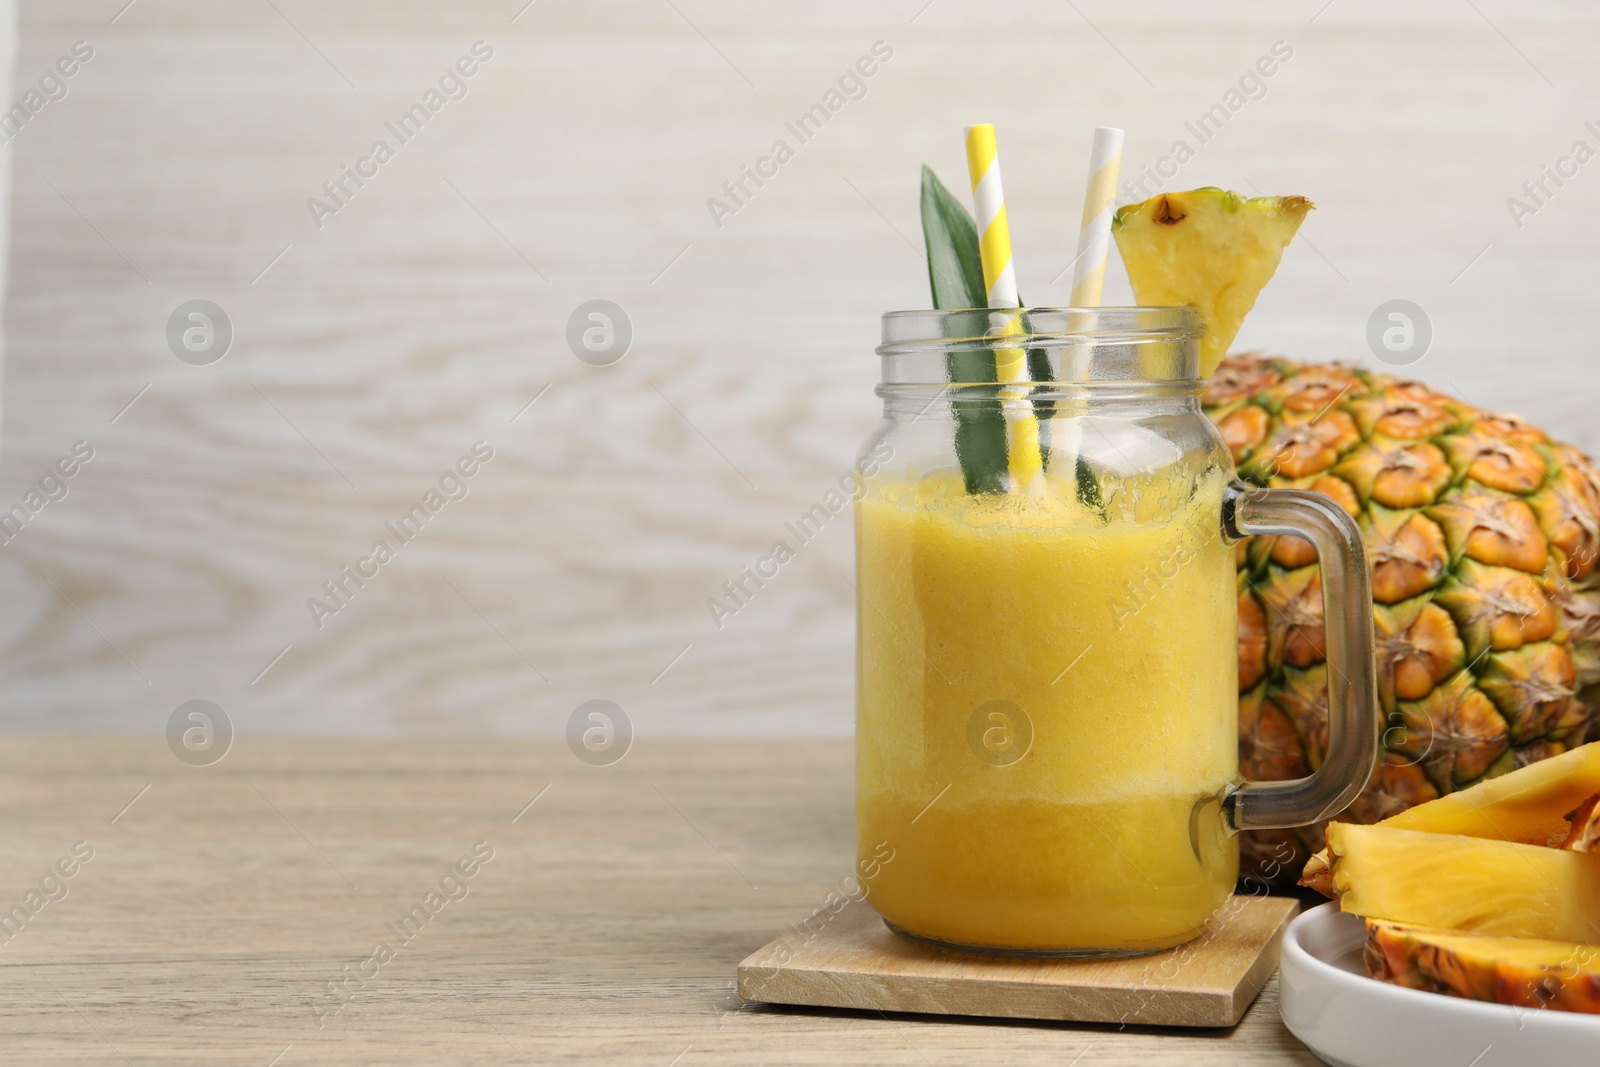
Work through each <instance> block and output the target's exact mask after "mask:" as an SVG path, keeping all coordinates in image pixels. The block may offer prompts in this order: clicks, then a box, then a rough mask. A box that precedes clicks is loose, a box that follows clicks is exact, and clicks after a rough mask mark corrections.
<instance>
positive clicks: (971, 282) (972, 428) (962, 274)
mask: <svg viewBox="0 0 1600 1067" xmlns="http://www.w3.org/2000/svg"><path fill="white" fill-rule="evenodd" d="M922 239H923V242H924V243H925V244H926V245H927V249H928V284H929V285H930V286H931V287H932V289H933V306H934V307H936V308H939V309H941V310H948V309H958V308H981V307H984V306H986V305H987V303H988V296H987V294H986V292H985V290H984V287H983V260H982V259H981V258H980V257H979V254H978V227H977V224H976V223H974V222H973V221H972V216H971V215H969V214H967V209H966V208H965V207H963V206H962V204H961V201H959V200H957V199H956V198H955V197H954V196H952V195H951V194H950V190H948V189H946V188H945V187H944V184H943V183H942V182H940V181H939V178H938V176H937V175H935V174H934V173H933V171H932V169H930V168H929V167H928V166H927V165H924V166H923V168H922ZM945 365H946V370H947V373H948V375H949V380H950V381H952V382H962V383H973V382H992V381H994V380H995V376H994V359H993V357H991V356H989V355H988V354H987V353H985V352H982V351H967V352H951V353H950V354H949V355H948V356H947V357H945ZM953 407H954V409H955V416H956V459H957V460H959V461H960V463H961V476H962V479H963V480H964V481H965V483H966V487H967V492H968V493H972V494H977V493H1003V492H1005V491H1006V481H1005V475H1006V420H1005V415H1004V414H1003V413H1002V412H1001V410H1000V401H999V399H998V398H995V399H992V400H981V401H970V400H963V401H962V402H961V403H958V404H955V405H953Z"/></svg>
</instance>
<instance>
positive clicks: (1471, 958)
mask: <svg viewBox="0 0 1600 1067" xmlns="http://www.w3.org/2000/svg"><path fill="white" fill-rule="evenodd" d="M1363 957H1364V960H1365V963H1366V967H1367V973H1368V974H1369V975H1371V976H1372V977H1373V978H1376V979H1379V980H1380V981H1384V982H1392V983H1394V984H1395V985H1401V986H1406V987H1407V988H1410V989H1421V990H1425V991H1427V992H1430V993H1446V994H1448V995H1450V996H1453V997H1462V998H1464V999H1467V1000H1483V1001H1489V1002H1491V1003H1495V1004H1511V1005H1515V1006H1517V1007H1523V1008H1550V1009H1552V1010H1555V1011H1574V1012H1584V1013H1587V1014H1600V946H1595V945H1584V944H1576V943H1572V942H1560V941H1534V940H1521V939H1511V938H1500V937H1476V936H1472V935H1463V934H1457V933H1453V932H1451V931H1445V930H1428V929H1418V928H1413V927H1406V926H1399V925H1396V924H1393V923H1384V922H1375V921H1372V920H1368V922H1367V940H1366V944H1365V947H1364V951H1363Z"/></svg>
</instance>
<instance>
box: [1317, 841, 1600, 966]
mask: <svg viewBox="0 0 1600 1067" xmlns="http://www.w3.org/2000/svg"><path fill="white" fill-rule="evenodd" d="M1328 848H1329V851H1330V852H1331V853H1332V857H1333V886H1334V890H1335V891H1336V892H1337V893H1338V894H1339V909H1340V910H1341V911H1345V912H1349V913H1351V914H1355V915H1360V916H1362V917H1364V918H1368V919H1387V920H1388V921H1390V922H1396V923H1404V924H1406V925H1408V926H1431V927H1437V928H1440V929H1445V930H1456V931H1464V932H1469V933H1478V934H1488V935H1493V936H1496V937H1532V938H1541V939H1544V940H1548V941H1573V942H1578V943H1582V944H1587V945H1600V855H1589V854H1587V853H1583V852H1567V851H1562V850H1560V849H1554V848H1543V847H1540V846H1538V845H1522V844H1517V843H1516V842H1513V841H1491V840H1486V839H1484V838H1478V837H1463V836H1461V835H1459V834H1427V833H1419V832H1418V831H1416V830H1395V829H1391V828H1389V827H1386V826H1358V825H1356V824H1355V823H1340V822H1336V823H1333V824H1331V825H1330V826H1329V827H1328Z"/></svg>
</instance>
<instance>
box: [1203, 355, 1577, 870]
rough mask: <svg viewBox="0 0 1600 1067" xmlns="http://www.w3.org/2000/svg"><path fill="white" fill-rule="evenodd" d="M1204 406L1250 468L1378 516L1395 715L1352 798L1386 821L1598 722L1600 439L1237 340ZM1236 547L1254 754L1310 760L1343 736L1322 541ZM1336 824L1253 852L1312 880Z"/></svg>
mask: <svg viewBox="0 0 1600 1067" xmlns="http://www.w3.org/2000/svg"><path fill="white" fill-rule="evenodd" d="M1204 404H1205V409H1206V413H1207V414H1208V415H1209V416H1210V417H1211V419H1212V420H1213V421H1214V422H1215V423H1216V424H1217V426H1218V428H1219V429H1220V430H1221V432H1222V436H1223V438H1224V439H1225V440H1226V441H1227V443H1228V447H1229V449H1230V450H1231V451H1232V453H1233V458H1234V462H1235V463H1236V464H1237V465H1238V469H1239V475H1240V477H1241V478H1243V479H1244V480H1246V481H1249V482H1253V483H1255V484H1258V485H1272V486H1289V487H1293V488H1301V489H1311V490H1314V491H1316V492H1319V493H1322V494H1324V495H1326V496H1328V497H1331V498H1332V499H1334V500H1336V501H1337V502H1338V503H1339V504H1340V506H1342V507H1343V508H1344V509H1345V510H1346V511H1348V512H1349V513H1350V514H1351V515H1352V516H1353V517H1354V518H1355V519H1356V521H1357V522H1358V524H1359V525H1360V527H1361V529H1362V532H1363V534H1364V539H1365V542H1366V549H1367V555H1368V562H1369V564H1370V566H1371V569H1372V597H1373V601H1374V606H1373V607H1374V616H1375V632H1376V639H1377V647H1376V662H1377V673H1378V689H1379V695H1380V698H1381V700H1382V702H1383V711H1384V713H1385V715H1386V716H1387V729H1386V732H1385V733H1384V738H1383V750H1384V751H1383V755H1382V757H1381V759H1382V762H1381V764H1380V766H1379V767H1378V769H1377V771H1376V772H1375V773H1374V775H1373V778H1372V781H1371V783H1370V784H1369V785H1368V787H1367V789H1366V791H1365V792H1364V793H1363V794H1362V795H1361V796H1360V797H1359V798H1358V799H1357V800H1356V801H1355V803H1354V804H1352V805H1351V807H1350V808H1349V809H1348V810H1347V811H1346V812H1345V813H1344V814H1342V815H1341V816H1340V818H1342V819H1351V820H1355V821H1358V822H1376V821H1377V820H1379V819H1382V818H1385V817H1387V816H1389V815H1393V814H1394V813H1396V812H1398V811H1401V810H1404V809H1405V808H1408V807H1410V806H1411V805H1413V804H1417V803H1420V802H1422V801H1425V800H1430V799H1432V798H1434V797H1436V796H1439V795H1441V794H1444V793H1449V792H1453V791H1455V790H1457V789H1460V788H1463V787H1465V786H1467V785H1470V784H1472V783H1473V782H1476V781H1478V780H1480V779H1482V778H1484V777H1488V776H1493V775H1497V774H1501V773H1504V772H1505V771H1508V770H1511V769H1513V768H1515V767H1519V766H1522V765H1524V764H1527V763H1532V762H1534V761H1536V760H1540V759H1544V758H1546V757H1548V756H1553V755H1556V754H1557V753H1560V752H1563V751H1566V750H1567V749H1569V748H1572V747H1574V746H1576V745H1579V744H1582V743H1583V742H1584V740H1585V739H1586V737H1587V731H1588V730H1589V724H1590V719H1591V714H1592V711H1593V709H1594V708H1595V707H1596V706H1600V571H1597V569H1596V558H1597V555H1600V473H1597V472H1596V469H1595V467H1594V466H1593V464H1592V463H1591V461H1590V460H1589V459H1588V458H1587V457H1585V456H1584V455H1582V454H1581V453H1579V452H1578V451H1577V450H1576V449H1574V448H1572V447H1570V446H1568V445H1563V444H1559V443H1557V442H1554V441H1552V440H1550V439H1549V438H1548V437H1546V436H1545V434H1544V433H1542V432H1541V431H1539V430H1537V429H1535V428H1534V427H1532V426H1530V425H1528V424H1527V423H1526V422H1524V421H1523V420H1521V419H1519V418H1517V417H1515V416H1511V415H1490V414H1487V413H1485V412H1481V411H1479V410H1477V409H1476V408H1474V407H1472V406H1470V405H1468V404H1465V403H1462V402H1461V401H1459V400H1455V399H1452V398H1450V397H1447V396H1444V395H1442V394H1440V393H1437V392H1435V391H1433V390H1432V389H1430V388H1428V387H1427V386H1424V385H1421V384H1419V383H1417V382H1412V381H1404V380H1401V379H1398V378H1394V377H1390V376H1387V375H1380V374H1372V373H1368V372H1367V371H1365V370H1361V369H1357V368H1353V367H1347V366H1340V365H1323V366H1300V365H1297V364H1294V363H1292V362H1289V361H1287V360H1282V359H1262V358H1258V357H1255V356H1234V357H1231V358H1229V359H1227V360H1225V361H1223V363H1222V365H1221V367H1220V368H1219V369H1218V370H1217V372H1216V374H1215V375H1214V376H1213V377H1212V379H1211V382H1210V384H1209V385H1208V387H1207V389H1206V391H1205V395H1204ZM1236 559H1237V561H1238V568H1239V763H1240V771H1241V773H1243V774H1244V775H1245V776H1247V777H1249V778H1254V779H1287V778H1299V777H1302V776H1304V775H1306V774H1309V773H1310V772H1311V771H1313V770H1315V769H1316V768H1317V767H1318V766H1319V765H1320V763H1321V761H1322V756H1323V752H1324V750H1325V748H1326V746H1327V736H1328V725H1327V724H1328V714H1327V712H1328V705H1327V665H1326V663H1325V662H1324V639H1323V621H1322V591H1321V586H1320V583H1319V578H1318V570H1317V565H1316V555H1315V553H1314V552H1313V551H1312V549H1311V546H1310V545H1309V544H1307V543H1306V542H1305V541H1302V540H1300V539H1299V538H1294V537H1277V536H1261V537H1251V538H1247V539H1245V540H1244V541H1242V542H1240V543H1239V545H1238V547H1237V556H1236ZM1323 844H1324V836H1323V826H1322V825H1316V826H1308V827H1302V828H1300V829H1297V830H1281V831H1265V832H1256V833H1254V834H1250V835H1247V836H1246V839H1245V841H1244V856H1243V870H1244V871H1245V872H1249V871H1251V870H1256V871H1257V872H1258V873H1262V872H1265V873H1270V874H1272V875H1274V876H1275V877H1274V880H1276V881H1280V882H1292V881H1293V880H1294V878H1296V877H1297V876H1298V874H1299V871H1300V868H1301V866H1302V865H1303V863H1304V861H1305V860H1306V858H1308V857H1309V855H1310V854H1311V853H1312V852H1314V851H1316V850H1318V849H1320V848H1322V847H1323ZM1286 846H1287V848H1286ZM1289 849H1292V850H1293V852H1294V856H1293V858H1292V859H1288V858H1287V857H1288V850H1289Z"/></svg>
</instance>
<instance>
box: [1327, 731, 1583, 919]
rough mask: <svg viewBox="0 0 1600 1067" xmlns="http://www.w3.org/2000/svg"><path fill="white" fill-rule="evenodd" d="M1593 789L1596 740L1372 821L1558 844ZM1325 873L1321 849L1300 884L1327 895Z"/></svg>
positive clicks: (1330, 892) (1330, 889)
mask: <svg viewBox="0 0 1600 1067" xmlns="http://www.w3.org/2000/svg"><path fill="white" fill-rule="evenodd" d="M1596 793H1600V744H1593V745H1582V746H1579V747H1578V748H1575V749H1573V750H1572V751H1571V752H1563V753H1562V754H1561V755H1559V756H1552V757H1550V758H1549V759H1546V760H1540V761H1539V762H1538V763H1530V764H1529V765H1528V766H1526V767H1521V768H1518V769H1517V770H1514V771H1511V772H1510V773H1509V774H1502V775H1501V776H1500V777H1498V778H1489V779H1487V780H1485V781H1482V782H1479V783H1478V784H1477V785H1475V786H1472V787H1471V788H1470V789H1463V790H1461V791H1460V792H1459V793H1447V794H1445V795H1444V796H1442V797H1439V798H1438V799H1437V800H1430V801H1428V802H1427V803H1426V804H1418V805H1417V806H1416V807H1414V808H1408V809H1407V810H1405V811H1402V812H1401V813H1400V814H1398V815H1391V816H1390V817H1389V818H1387V819H1384V820H1383V821H1382V822H1380V823H1378V824H1377V825H1379V826H1385V827H1391V828H1393V829H1398V830H1423V831H1426V832H1428V833H1434V834H1465V835H1466V836H1468V837H1483V838H1491V839H1497V840H1501V841H1519V842H1521V843H1522V844H1525V845H1549V846H1554V847H1561V845H1562V844H1563V843H1564V842H1565V841H1566V839H1567V837H1568V835H1569V834H1570V833H1571V830H1572V826H1573V824H1572V823H1571V822H1569V821H1568V820H1567V815H1568V813H1570V812H1572V811H1573V809H1575V808H1577V807H1579V806H1580V805H1582V804H1583V803H1584V802H1585V801H1586V800H1588V799H1589V798H1590V797H1592V796H1594V794H1596ZM1330 829H1331V828H1330ZM1327 872H1328V852H1327V850H1326V849H1324V850H1323V851H1321V852H1319V853H1317V854H1316V855H1315V856H1312V857H1311V859H1310V861H1309V862H1307V863H1306V867H1305V873H1304V875H1303V876H1302V877H1301V879H1300V884H1301V885H1304V886H1310V887H1311V888H1313V889H1316V890H1319V891H1320V892H1322V893H1324V894H1326V895H1328V896H1332V895H1333V887H1332V885H1331V884H1330V883H1329V881H1328V876H1327Z"/></svg>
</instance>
